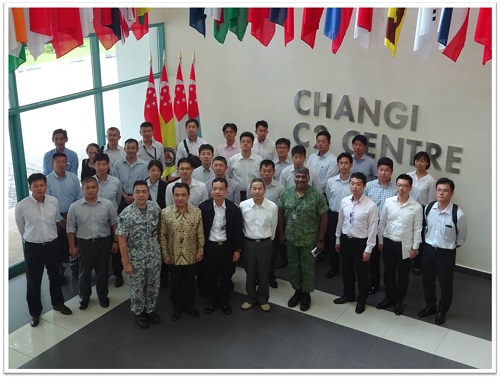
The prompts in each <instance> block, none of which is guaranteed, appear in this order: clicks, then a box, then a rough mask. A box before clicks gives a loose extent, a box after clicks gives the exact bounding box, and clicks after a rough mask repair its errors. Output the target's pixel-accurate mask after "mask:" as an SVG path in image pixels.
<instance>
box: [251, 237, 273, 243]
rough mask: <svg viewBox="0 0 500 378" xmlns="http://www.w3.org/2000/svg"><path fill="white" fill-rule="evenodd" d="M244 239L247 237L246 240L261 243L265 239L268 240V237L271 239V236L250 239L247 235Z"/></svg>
mask: <svg viewBox="0 0 500 378" xmlns="http://www.w3.org/2000/svg"><path fill="white" fill-rule="evenodd" d="M245 239H247V240H249V241H251V242H254V243H262V242H265V241H266V240H269V239H271V238H270V237H269V238H264V239H250V238H247V237H246V236H245Z"/></svg>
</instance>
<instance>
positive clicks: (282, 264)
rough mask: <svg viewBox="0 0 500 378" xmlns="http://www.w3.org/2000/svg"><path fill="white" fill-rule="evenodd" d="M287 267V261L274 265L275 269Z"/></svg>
mask: <svg viewBox="0 0 500 378" xmlns="http://www.w3.org/2000/svg"><path fill="white" fill-rule="evenodd" d="M287 265H288V261H284V260H281V261H280V262H279V263H277V264H276V269H281V268H284V267H286V266H287Z"/></svg>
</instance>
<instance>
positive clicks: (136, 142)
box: [124, 138, 139, 148]
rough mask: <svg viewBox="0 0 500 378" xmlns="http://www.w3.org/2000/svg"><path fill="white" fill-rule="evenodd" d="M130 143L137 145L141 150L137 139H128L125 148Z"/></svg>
mask: <svg viewBox="0 0 500 378" xmlns="http://www.w3.org/2000/svg"><path fill="white" fill-rule="evenodd" d="M129 143H135V145H136V147H137V148H139V142H138V141H137V139H134V138H128V139H127V140H126V141H125V143H124V146H126V145H127V144H129Z"/></svg>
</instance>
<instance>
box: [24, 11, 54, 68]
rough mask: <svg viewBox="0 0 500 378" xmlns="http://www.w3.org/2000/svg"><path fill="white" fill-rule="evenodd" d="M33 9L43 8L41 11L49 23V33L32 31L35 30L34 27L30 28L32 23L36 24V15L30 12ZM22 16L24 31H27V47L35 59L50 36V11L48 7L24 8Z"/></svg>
mask: <svg viewBox="0 0 500 378" xmlns="http://www.w3.org/2000/svg"><path fill="white" fill-rule="evenodd" d="M35 9H43V10H42V12H43V13H45V16H44V17H46V21H47V23H48V25H49V30H48V33H49V34H43V33H38V32H35V31H33V30H36V29H35V28H33V30H32V27H33V26H34V24H35V25H36V22H37V16H36V14H34V13H36V12H34V13H33V12H32V11H34V10H35ZM24 18H25V20H26V32H27V33H28V43H27V44H28V49H29V51H30V53H31V55H32V56H33V59H35V61H36V60H37V59H38V57H39V56H40V54H42V53H43V51H44V46H45V44H46V43H48V42H49V41H50V39H51V38H52V36H51V35H50V13H49V10H48V8H24Z"/></svg>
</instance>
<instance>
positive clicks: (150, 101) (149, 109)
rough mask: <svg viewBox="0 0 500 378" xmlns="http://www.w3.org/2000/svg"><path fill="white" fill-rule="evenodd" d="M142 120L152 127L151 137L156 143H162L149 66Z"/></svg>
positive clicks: (151, 71) (153, 85)
mask: <svg viewBox="0 0 500 378" xmlns="http://www.w3.org/2000/svg"><path fill="white" fill-rule="evenodd" d="M144 120H145V121H148V122H150V123H151V124H152V125H153V137H154V139H155V140H156V141H157V142H160V143H161V142H162V139H161V129H160V117H159V115H158V98H157V97H156V88H155V79H154V76H153V66H152V64H150V65H149V81H148V88H147V89H146V101H144Z"/></svg>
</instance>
